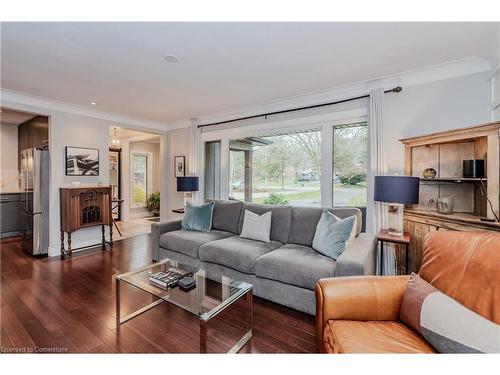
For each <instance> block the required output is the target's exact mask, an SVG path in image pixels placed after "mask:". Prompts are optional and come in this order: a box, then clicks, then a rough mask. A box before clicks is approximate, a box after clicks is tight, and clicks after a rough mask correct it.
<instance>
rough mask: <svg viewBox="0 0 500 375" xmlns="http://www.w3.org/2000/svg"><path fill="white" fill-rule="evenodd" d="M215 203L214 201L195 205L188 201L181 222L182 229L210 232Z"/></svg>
mask: <svg viewBox="0 0 500 375" xmlns="http://www.w3.org/2000/svg"><path fill="white" fill-rule="evenodd" d="M214 205H215V203H214V202H209V203H206V204H202V205H199V206H195V205H192V204H191V203H189V202H187V203H186V209H185V210H184V211H185V212H184V217H183V218H182V223H181V227H182V229H187V230H197V231H200V232H209V231H210V229H211V228H212V216H213V212H214Z"/></svg>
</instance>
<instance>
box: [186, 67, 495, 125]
mask: <svg viewBox="0 0 500 375" xmlns="http://www.w3.org/2000/svg"><path fill="white" fill-rule="evenodd" d="M491 68H492V67H491V63H490V62H489V61H488V60H487V59H484V58H482V57H470V58H466V59H461V60H456V61H451V62H447V63H444V64H439V65H433V66H429V67H426V68H422V69H415V70H411V71H406V72H402V73H397V74H393V75H388V76H383V77H379V78H375V79H371V80H367V81H361V82H356V83H353V84H349V85H345V86H339V87H336V88H330V89H326V90H321V91H316V92H310V93H306V94H301V95H296V96H291V97H287V98H283V99H279V100H275V101H267V102H263V103H258V104H255V105H251V106H242V107H236V108H231V109H228V110H226V111H220V112H215V113H212V114H207V115H204V116H201V115H200V116H198V118H199V122H200V124H207V123H211V122H218V121H225V120H230V119H233V118H238V117H245V116H251V115H255V114H258V113H265V112H274V111H280V110H286V109H290V108H294V107H300V106H307V105H313V104H320V103H327V102H330V101H336V100H341V99H345V98H349V97H355V96H361V95H366V94H368V93H369V92H370V91H371V90H374V89H376V88H384V89H386V90H387V89H391V88H393V87H395V86H402V87H403V92H404V88H405V87H410V86H416V85H420V84H424V83H430V82H435V81H442V80H445V79H450V78H455V77H461V76H467V75H471V74H476V73H483V72H489V71H491ZM185 124H186V126H189V123H188V122H186V123H185Z"/></svg>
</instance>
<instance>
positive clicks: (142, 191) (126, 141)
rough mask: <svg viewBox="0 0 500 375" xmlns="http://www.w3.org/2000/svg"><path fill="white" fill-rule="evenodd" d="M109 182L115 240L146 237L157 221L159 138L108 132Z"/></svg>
mask: <svg viewBox="0 0 500 375" xmlns="http://www.w3.org/2000/svg"><path fill="white" fill-rule="evenodd" d="M109 145H110V149H109V182H110V185H111V188H112V192H113V219H114V220H115V224H116V229H117V232H118V236H117V238H118V239H121V238H127V237H132V236H137V235H140V234H145V233H150V231H151V223H153V222H155V221H159V214H160V190H161V176H162V173H161V172H162V171H161V165H162V162H161V155H160V154H161V153H160V135H159V134H155V133H150V132H143V131H137V130H131V129H125V128H121V127H114V126H113V127H110V128H109Z"/></svg>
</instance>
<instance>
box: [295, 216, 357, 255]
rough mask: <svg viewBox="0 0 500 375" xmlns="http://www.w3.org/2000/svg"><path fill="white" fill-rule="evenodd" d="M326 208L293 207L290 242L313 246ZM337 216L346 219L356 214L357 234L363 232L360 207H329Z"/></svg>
mask: <svg viewBox="0 0 500 375" xmlns="http://www.w3.org/2000/svg"><path fill="white" fill-rule="evenodd" d="M323 210H324V208H320V207H293V209H292V225H291V228H290V236H289V238H288V241H287V242H288V243H294V244H297V245H303V246H312V242H313V238H314V234H315V233H316V226H317V225H318V222H319V219H320V218H321V214H322V213H323ZM328 211H329V212H331V213H332V214H334V215H335V216H337V217H339V218H341V219H345V218H347V217H349V216H356V236H357V235H358V234H359V233H360V232H361V225H362V216H361V211H360V210H359V208H343V207H342V208H335V207H334V208H328Z"/></svg>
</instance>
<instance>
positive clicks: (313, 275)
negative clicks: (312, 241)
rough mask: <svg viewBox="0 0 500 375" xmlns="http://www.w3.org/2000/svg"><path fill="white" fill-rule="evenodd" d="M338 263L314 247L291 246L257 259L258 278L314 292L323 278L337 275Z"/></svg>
mask: <svg viewBox="0 0 500 375" xmlns="http://www.w3.org/2000/svg"><path fill="white" fill-rule="evenodd" d="M335 266H336V262H335V261H334V260H333V259H330V258H328V257H326V256H324V255H321V254H319V253H318V252H317V251H316V250H314V249H313V248H312V247H308V246H301V245H294V244H289V245H285V246H283V247H281V248H279V249H277V250H274V251H272V252H270V253H268V254H265V255H263V256H261V257H260V258H259V259H257V262H256V264H255V274H256V275H257V276H258V277H264V278H266V279H271V280H276V281H281V282H283V283H286V284H291V285H295V286H299V287H302V288H307V289H311V290H314V284H315V283H316V281H318V280H319V279H321V278H325V277H332V276H334V274H335Z"/></svg>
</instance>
